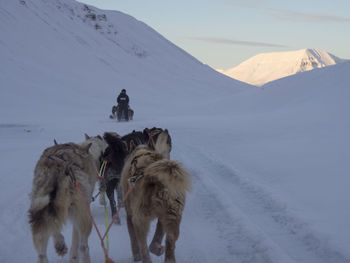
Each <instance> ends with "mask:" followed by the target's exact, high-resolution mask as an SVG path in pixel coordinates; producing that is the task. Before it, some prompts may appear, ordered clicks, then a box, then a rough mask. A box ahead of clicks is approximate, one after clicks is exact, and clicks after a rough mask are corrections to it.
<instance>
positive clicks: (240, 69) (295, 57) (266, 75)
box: [221, 48, 346, 86]
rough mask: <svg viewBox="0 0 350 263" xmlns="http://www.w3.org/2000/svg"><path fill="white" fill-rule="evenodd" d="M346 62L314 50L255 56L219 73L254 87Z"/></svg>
mask: <svg viewBox="0 0 350 263" xmlns="http://www.w3.org/2000/svg"><path fill="white" fill-rule="evenodd" d="M344 61H346V60H344V59H341V58H338V57H336V56H334V55H332V54H330V53H328V52H325V51H322V50H318V49H315V48H307V49H300V50H295V51H286V52H269V53H261V54H258V55H255V56H253V57H251V58H249V59H247V60H245V61H243V62H242V63H241V64H239V65H238V66H236V67H234V68H231V69H228V70H224V71H221V73H223V74H225V75H227V76H230V77H232V78H235V79H238V80H241V81H243V82H246V83H249V84H251V85H255V86H262V85H264V84H266V83H268V82H270V81H274V80H276V79H280V78H283V77H286V76H290V75H294V74H297V73H299V72H304V71H309V70H313V69H315V68H322V67H326V66H330V65H334V64H338V63H342V62H344Z"/></svg>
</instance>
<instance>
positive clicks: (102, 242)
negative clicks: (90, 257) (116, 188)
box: [70, 166, 135, 263]
mask: <svg viewBox="0 0 350 263" xmlns="http://www.w3.org/2000/svg"><path fill="white" fill-rule="evenodd" d="M104 169H105V166H104ZM104 169H103V171H104ZM101 170H102V167H101ZM70 173H71V174H72V177H73V178H74V179H75V176H74V172H73V170H70ZM74 184H75V188H76V189H77V192H78V193H79V196H80V198H81V199H82V201H83V204H84V207H85V209H86V211H87V213H88V214H89V216H90V218H91V221H92V224H93V226H94V228H95V230H96V232H97V235H98V237H99V239H100V241H101V247H102V250H103V253H104V255H105V263H114V261H113V260H112V259H110V258H109V257H108V247H109V240H108V232H109V230H110V229H111V227H112V224H113V223H114V221H115V220H116V219H117V217H118V214H119V211H120V209H121V208H122V206H123V205H124V203H125V202H126V200H127V198H128V196H129V194H130V193H131V192H132V190H133V189H134V186H135V183H130V184H129V189H128V191H127V193H126V194H125V196H124V198H123V201H122V202H121V203H120V204H119V205H118V209H117V212H116V213H115V215H114V216H113V218H112V221H111V222H110V223H109V225H108V227H107V229H106V232H105V233H104V235H103V236H102V235H101V232H100V230H99V229H98V227H97V224H96V222H95V220H94V217H93V216H92V213H91V210H90V207H89V204H88V203H87V201H86V200H85V198H84V195H83V193H82V192H81V190H80V184H79V183H78V182H76V181H75V180H74ZM104 203H105V204H106V200H105V199H104ZM105 214H106V216H107V219H106V225H107V223H108V214H107V207H106V206H105ZM105 238H106V242H107V246H108V247H107V248H106V247H105V244H104V239H105Z"/></svg>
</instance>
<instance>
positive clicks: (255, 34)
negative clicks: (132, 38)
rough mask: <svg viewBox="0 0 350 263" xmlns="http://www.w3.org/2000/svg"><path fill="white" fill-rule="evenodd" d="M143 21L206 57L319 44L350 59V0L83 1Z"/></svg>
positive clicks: (239, 57)
mask: <svg viewBox="0 0 350 263" xmlns="http://www.w3.org/2000/svg"><path fill="white" fill-rule="evenodd" d="M80 2H83V3H87V4H90V5H93V6H96V7H98V8H101V9H109V10H118V11H121V12H124V13H127V14H129V15H131V16H133V17H135V18H136V19H138V20H141V21H143V22H145V23H146V24H148V25H149V26H151V27H152V28H153V29H155V30H156V31H158V32H159V33H160V34H162V35H163V36H164V37H166V38H167V39H169V40H170V41H171V42H173V43H174V44H176V45H178V46H179V47H181V48H183V49H184V50H186V51H187V52H189V53H190V54H191V55H193V56H194V57H196V58H197V59H199V60H200V61H201V62H203V63H206V64H208V65H210V66H211V67H213V68H216V69H227V68H231V67H234V66H236V65H238V64H239V63H241V62H242V61H244V60H246V59H248V58H249V57H251V56H254V55H256V54H258V53H263V52H274V51H288V50H297V49H302V48H317V49H321V50H325V51H328V52H330V53H332V54H334V55H336V56H338V57H340V58H345V59H350V1H349V0H328V1H326V0H294V1H293V0H292V1H284V0H237V1H235V0H176V1H174V0H80Z"/></svg>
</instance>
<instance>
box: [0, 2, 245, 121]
mask: <svg viewBox="0 0 350 263" xmlns="http://www.w3.org/2000/svg"><path fill="white" fill-rule="evenodd" d="M0 19H1V23H0V32H1V38H0V46H1V49H0V60H1V62H2V63H1V65H0V79H1V81H2V82H3V83H6V84H7V85H8V84H10V87H6V89H4V90H3V91H2V96H1V98H0V102H1V104H2V107H4V108H6V109H7V111H1V113H0V116H1V118H2V119H3V120H4V119H6V120H8V121H11V120H13V119H18V118H20V119H22V120H26V119H27V117H26V116H24V115H23V114H22V112H23V110H24V109H25V112H26V115H28V114H30V115H36V116H38V117H43V116H42V114H43V111H42V109H43V108H50V111H51V113H52V115H53V117H56V116H58V115H64V116H67V117H68V116H69V117H72V118H75V117H76V116H75V115H74V114H75V113H76V112H77V111H79V112H80V113H82V114H86V115H87V116H91V115H94V114H97V115H98V116H102V115H108V114H109V112H110V109H111V107H112V104H114V103H115V97H116V96H117V94H118V93H119V92H120V90H121V89H122V88H127V90H128V93H129V95H131V98H132V106H134V107H135V110H136V112H137V111H138V110H139V108H137V107H138V105H140V104H141V103H142V102H143V103H145V104H148V105H149V107H152V108H153V111H152V113H154V114H162V113H161V112H159V110H158V109H159V104H158V102H157V99H156V97H157V96H158V98H164V99H167V100H171V101H172V102H173V103H174V105H173V107H178V110H179V111H187V110H190V109H191V110H192V106H191V105H185V104H181V106H180V104H179V103H177V101H181V98H182V97H183V96H192V97H197V98H198V99H200V98H201V97H202V96H203V95H204V94H208V93H212V91H213V90H214V89H215V90H216V92H217V93H218V94H219V95H223V94H226V93H227V92H229V93H231V92H232V91H233V92H237V91H239V88H242V87H248V85H246V84H242V83H240V82H238V81H232V80H230V79H229V78H227V77H219V74H218V73H217V72H215V71H214V70H212V69H211V68H209V67H207V66H205V65H203V64H202V63H200V62H198V61H197V60H196V59H194V58H193V57H192V56H190V55H189V54H187V53H185V52H184V51H183V50H181V49H180V48H178V47H176V46H174V45H173V44H172V43H170V42H169V41H168V40H166V39H164V38H163V37H162V36H161V35H159V34H158V33H157V32H155V31H154V30H152V29H151V28H150V27H148V26H147V25H145V24H144V23H142V22H140V21H137V20H136V19H134V18H132V17H130V16H128V15H125V14H122V13H120V12H116V11H102V10H98V9H96V8H93V7H88V6H86V5H84V4H80V3H77V2H75V1H72V0H51V1H45V0H33V1H25V0H23V1H19V0H3V1H1V2H0ZM203 75H205V76H206V77H205V78H204V79H203V77H202V76H203ZM38 76H40V77H38ZM159 76H167V78H165V79H166V81H164V79H163V78H160V77H159ZM218 79H220V80H219V81H218ZM150 88H152V90H150ZM182 88H183V89H182ZM140 89H143V90H144V91H148V92H150V94H152V95H153V96H152V98H149V99H148V98H144V97H139V96H137V92H139V90H140ZM184 91H185V92H186V93H187V94H186V95H185V94H184ZM33 92H35V93H38V94H40V101H41V102H40V103H41V107H37V105H36V104H35V103H34V104H33V102H31V101H29V100H28V96H30V94H32V93H33ZM85 96H86V97H88V98H92V99H93V101H87V100H84V99H83V98H85ZM13 101H16V105H14V104H13V103H12V102H13ZM91 103H96V104H103V105H104V108H101V109H99V108H97V109H96V108H91V107H89V105H90V104H91ZM19 105H21V106H20V107H19ZM53 105H60V107H57V106H55V107H53ZM63 105H64V106H63ZM71 105H74V110H73V108H72V107H71ZM100 110H101V111H100ZM96 111H99V112H96Z"/></svg>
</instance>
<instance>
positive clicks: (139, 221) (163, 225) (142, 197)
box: [121, 130, 191, 263]
mask: <svg viewBox="0 0 350 263" xmlns="http://www.w3.org/2000/svg"><path fill="white" fill-rule="evenodd" d="M169 137H170V135H169V134H168V130H165V131H162V132H160V133H159V134H158V139H157V142H156V143H154V141H153V140H152V139H151V140H150V141H149V143H148V145H139V146H137V147H135V146H133V147H132V149H133V151H132V152H131V154H129V155H128V157H127V158H126V160H125V165H124V168H123V171H122V178H121V183H122V188H123V194H124V196H126V194H127V193H130V194H129V196H127V199H126V201H125V209H126V214H127V226H128V231H129V236H130V242H131V249H132V253H133V258H134V260H135V261H140V260H142V262H143V263H151V262H152V261H151V258H150V254H149V251H150V252H152V253H153V254H155V255H157V256H160V255H162V254H163V253H164V252H165V262H166V263H173V262H175V242H176V241H177V239H178V237H179V231H180V222H181V218H182V212H183V209H184V206H185V200H186V192H188V191H190V190H191V183H190V175H189V174H188V172H187V171H186V170H185V169H184V168H183V167H182V165H181V164H180V163H178V162H175V161H171V160H169V157H170V150H171V143H170V139H169ZM130 184H132V185H134V188H133V190H132V192H130V189H132V188H130ZM153 219H158V222H157V228H156V231H155V234H154V237H153V240H152V242H151V244H150V246H149V248H148V247H147V234H148V231H149V226H150V223H151V221H152V220H153ZM165 234H166V241H165V248H164V246H162V240H163V237H164V235H165Z"/></svg>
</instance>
